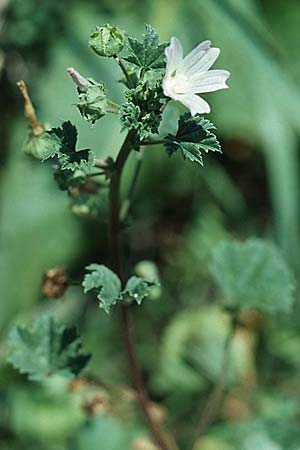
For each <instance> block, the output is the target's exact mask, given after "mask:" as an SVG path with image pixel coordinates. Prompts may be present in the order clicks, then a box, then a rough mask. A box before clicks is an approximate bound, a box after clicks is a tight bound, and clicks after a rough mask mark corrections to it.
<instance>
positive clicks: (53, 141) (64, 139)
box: [43, 121, 94, 171]
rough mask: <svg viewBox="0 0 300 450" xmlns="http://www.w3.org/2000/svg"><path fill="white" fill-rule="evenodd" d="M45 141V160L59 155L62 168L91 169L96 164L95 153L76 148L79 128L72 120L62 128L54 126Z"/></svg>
mask: <svg viewBox="0 0 300 450" xmlns="http://www.w3.org/2000/svg"><path fill="white" fill-rule="evenodd" d="M43 139H44V141H45V148H44V156H43V161H45V160H47V159H49V158H54V157H57V158H58V161H59V163H60V167H61V169H69V170H72V171H74V170H76V169H84V168H88V169H90V168H91V167H93V165H94V155H93V152H92V151H91V150H89V149H84V150H76V143H77V129H76V127H75V125H73V124H72V123H71V122H70V121H67V122H64V123H63V124H62V127H61V128H52V129H51V130H50V131H47V132H46V133H45V135H44V137H43Z"/></svg>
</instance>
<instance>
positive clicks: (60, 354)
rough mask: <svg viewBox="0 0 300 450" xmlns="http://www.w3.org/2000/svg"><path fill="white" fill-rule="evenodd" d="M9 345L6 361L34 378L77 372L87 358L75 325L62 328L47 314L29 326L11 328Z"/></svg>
mask: <svg viewBox="0 0 300 450" xmlns="http://www.w3.org/2000/svg"><path fill="white" fill-rule="evenodd" d="M8 346H9V349H10V352H11V354H10V356H9V358H8V361H9V362H10V363H11V364H12V365H13V366H14V367H15V368H16V369H18V370H19V371H20V372H21V373H26V374H27V375H28V376H29V379H31V380H36V381H41V380H43V379H45V378H47V377H49V376H51V375H63V376H66V377H73V376H74V375H78V374H79V373H80V372H81V370H82V369H83V368H84V367H85V366H86V364H87V362H88V361H89V359H90V355H88V354H84V353H82V352H81V340H80V338H79V336H78V334H77V330H76V328H75V327H72V328H67V327H64V326H63V325H60V324H58V323H57V322H56V321H55V320H54V319H53V317H50V316H43V317H41V318H39V319H37V320H36V321H35V322H34V324H33V325H32V326H31V327H20V326H17V327H15V328H13V329H12V331H11V333H10V335H9V341H8Z"/></svg>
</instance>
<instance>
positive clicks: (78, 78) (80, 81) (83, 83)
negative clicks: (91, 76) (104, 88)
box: [67, 67, 91, 92]
mask: <svg viewBox="0 0 300 450" xmlns="http://www.w3.org/2000/svg"><path fill="white" fill-rule="evenodd" d="M67 72H68V74H69V75H70V77H71V78H72V80H73V81H74V83H75V84H76V85H77V87H78V89H79V90H80V91H81V92H86V91H87V90H88V88H89V86H90V85H91V83H90V82H89V80H87V79H86V78H84V77H83V76H82V75H80V73H79V72H77V70H75V69H74V68H73V67H68V68H67Z"/></svg>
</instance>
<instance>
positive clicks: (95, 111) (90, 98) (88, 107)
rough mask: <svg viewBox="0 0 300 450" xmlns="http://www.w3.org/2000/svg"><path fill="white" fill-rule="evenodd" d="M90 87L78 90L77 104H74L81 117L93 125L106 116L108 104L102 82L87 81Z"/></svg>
mask: <svg viewBox="0 0 300 450" xmlns="http://www.w3.org/2000/svg"><path fill="white" fill-rule="evenodd" d="M88 81H89V82H90V83H91V84H90V86H89V87H88V88H87V89H86V90H85V91H84V92H82V91H80V90H79V89H78V97H79V102H78V103H76V106H77V108H78V109H79V111H80V114H81V115H82V117H83V118H84V119H85V120H87V121H88V122H91V123H92V124H94V123H95V122H96V121H97V120H99V119H101V118H102V117H103V116H105V115H106V114H107V109H108V103H107V98H106V91H105V87H104V84H103V83H102V82H96V81H94V80H92V79H91V78H89V79H88Z"/></svg>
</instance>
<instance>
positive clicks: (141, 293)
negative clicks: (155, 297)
mask: <svg viewBox="0 0 300 450" xmlns="http://www.w3.org/2000/svg"><path fill="white" fill-rule="evenodd" d="M155 285H157V283H155V282H153V281H149V280H147V279H146V278H141V277H137V276H135V275H134V276H132V277H130V278H129V280H128V281H127V283H126V286H125V289H124V291H123V292H122V295H124V296H126V295H127V296H129V297H131V298H133V299H134V300H135V301H136V302H137V304H138V305H140V304H141V303H142V301H143V300H144V298H145V297H147V296H148V295H149V293H150V289H151V287H152V286H155Z"/></svg>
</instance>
